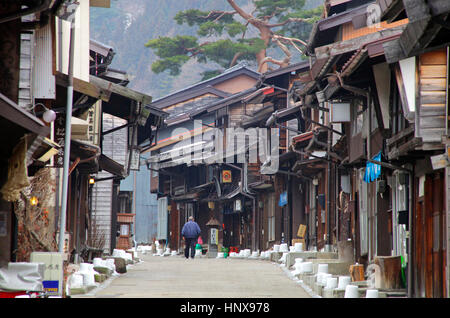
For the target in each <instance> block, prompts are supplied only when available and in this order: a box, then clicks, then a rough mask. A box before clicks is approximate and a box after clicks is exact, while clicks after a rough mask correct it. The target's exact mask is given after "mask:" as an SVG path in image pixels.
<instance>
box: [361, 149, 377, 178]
mask: <svg viewBox="0 0 450 318" xmlns="http://www.w3.org/2000/svg"><path fill="white" fill-rule="evenodd" d="M372 160H375V161H380V162H381V151H380V152H379V153H378V154H377V155H376V156H375V157H373V158H372ZM380 174H381V166H380V165H379V164H376V163H372V162H367V163H366V172H365V174H364V181H365V182H367V183H370V182H372V181H375V180H376V179H377V178H378V177H379V176H380Z"/></svg>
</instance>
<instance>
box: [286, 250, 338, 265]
mask: <svg viewBox="0 0 450 318" xmlns="http://www.w3.org/2000/svg"><path fill="white" fill-rule="evenodd" d="M281 255H283V253H281ZM280 257H281V256H280ZM296 258H302V259H303V261H304V262H306V261H307V260H308V261H309V260H310V259H338V253H334V252H310V251H305V252H289V253H288V254H287V255H286V267H287V268H289V267H291V266H292V265H294V264H295V259H296Z"/></svg>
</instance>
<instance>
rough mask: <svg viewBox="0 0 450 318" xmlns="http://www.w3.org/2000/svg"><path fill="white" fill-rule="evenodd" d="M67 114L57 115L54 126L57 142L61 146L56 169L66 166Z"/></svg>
mask: <svg viewBox="0 0 450 318" xmlns="http://www.w3.org/2000/svg"><path fill="white" fill-rule="evenodd" d="M65 116H66V115H65V114H57V116H56V120H55V126H54V135H55V142H56V143H57V144H59V145H60V146H61V148H59V150H58V153H57V154H56V155H55V163H54V165H55V167H58V168H62V167H63V166H64V141H65V137H66V118H65Z"/></svg>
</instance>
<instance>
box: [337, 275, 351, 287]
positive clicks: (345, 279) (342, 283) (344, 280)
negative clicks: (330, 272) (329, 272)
mask: <svg viewBox="0 0 450 318" xmlns="http://www.w3.org/2000/svg"><path fill="white" fill-rule="evenodd" d="M350 281H351V278H350V276H339V281H338V286H337V289H341V290H345V287H347V285H348V284H350Z"/></svg>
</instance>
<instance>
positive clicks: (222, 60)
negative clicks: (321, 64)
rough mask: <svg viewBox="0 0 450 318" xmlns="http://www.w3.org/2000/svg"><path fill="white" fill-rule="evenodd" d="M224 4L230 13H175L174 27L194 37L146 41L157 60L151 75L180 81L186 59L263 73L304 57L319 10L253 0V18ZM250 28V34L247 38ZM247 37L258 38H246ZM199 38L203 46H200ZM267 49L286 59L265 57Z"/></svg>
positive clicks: (281, 0) (295, 2)
mask: <svg viewBox="0 0 450 318" xmlns="http://www.w3.org/2000/svg"><path fill="white" fill-rule="evenodd" d="M226 1H227V2H228V4H229V6H230V10H229V11H222V10H213V11H209V12H207V11H201V10H198V9H188V10H185V11H180V12H178V13H177V15H176V16H175V18H174V19H175V21H176V22H177V23H178V24H180V25H183V24H185V25H188V26H189V27H197V35H198V37H195V36H185V35H176V36H174V37H160V38H158V39H152V40H150V41H148V42H147V44H146V46H147V47H149V48H151V49H153V50H154V52H155V54H156V55H157V56H158V57H159V59H158V60H157V61H156V62H154V63H153V64H152V70H153V72H155V73H161V72H164V71H168V72H169V73H170V75H174V76H176V75H179V74H180V72H181V67H182V66H183V64H184V63H186V62H187V61H188V60H190V59H196V60H197V61H198V62H201V63H207V62H215V63H217V64H218V65H220V66H221V67H222V68H223V69H225V68H228V67H231V66H233V65H235V64H236V63H238V62H239V61H255V62H256V63H257V65H258V71H259V72H262V73H264V72H266V71H268V70H269V69H270V67H269V64H275V65H278V66H279V67H285V66H287V65H289V63H290V62H291V58H292V52H291V49H292V48H293V49H294V51H297V52H299V53H300V54H304V51H305V46H306V40H307V37H308V35H309V32H310V30H311V25H312V23H313V22H315V21H317V20H318V19H319V18H320V15H321V13H322V6H319V7H317V8H315V9H310V10H305V9H303V8H304V6H305V0H253V1H251V2H252V4H253V11H252V12H247V11H245V10H244V9H243V6H240V5H238V4H237V3H236V1H234V0H226ZM249 28H253V29H254V30H252V31H253V32H248V31H249ZM255 31H256V32H255ZM249 33H252V34H256V35H257V36H254V37H248V36H247V34H249ZM199 38H206V39H207V40H206V41H204V42H202V43H199ZM269 47H278V48H279V49H281V51H282V52H283V53H284V58H282V59H279V58H278V59H276V58H274V57H271V56H268V55H267V48H269ZM220 72H221V70H211V71H208V72H205V73H204V74H203V75H204V77H211V76H213V75H216V74H217V73H220Z"/></svg>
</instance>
